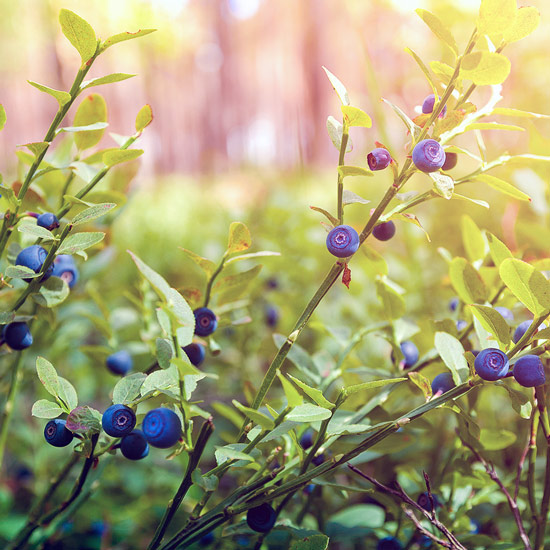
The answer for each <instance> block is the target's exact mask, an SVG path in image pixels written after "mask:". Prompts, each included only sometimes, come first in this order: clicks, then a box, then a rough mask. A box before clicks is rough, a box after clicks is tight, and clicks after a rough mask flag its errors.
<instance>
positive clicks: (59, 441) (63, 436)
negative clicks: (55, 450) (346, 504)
mask: <svg viewBox="0 0 550 550" xmlns="http://www.w3.org/2000/svg"><path fill="white" fill-rule="evenodd" d="M65 424H66V421H65V420H61V419H60V418H55V419H54V420H50V421H49V422H48V423H47V424H46V427H45V428H44V437H45V438H46V441H47V442H48V443H49V444H50V445H53V446H54V447H66V446H67V445H68V444H69V443H70V442H71V441H72V440H73V432H71V431H70V430H68V429H67V427H66V426H65Z"/></svg>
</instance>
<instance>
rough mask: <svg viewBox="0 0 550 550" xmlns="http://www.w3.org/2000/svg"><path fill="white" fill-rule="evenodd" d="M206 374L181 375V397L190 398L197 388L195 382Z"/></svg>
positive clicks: (187, 399)
mask: <svg viewBox="0 0 550 550" xmlns="http://www.w3.org/2000/svg"><path fill="white" fill-rule="evenodd" d="M205 376H206V374H202V373H201V374H186V375H185V376H184V377H183V398H184V399H185V400H186V401H189V400H190V399H191V395H192V393H193V392H194V391H195V390H196V389H197V382H198V381H199V380H202V379H203V378H205Z"/></svg>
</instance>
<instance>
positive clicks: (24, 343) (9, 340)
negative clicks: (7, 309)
mask: <svg viewBox="0 0 550 550" xmlns="http://www.w3.org/2000/svg"><path fill="white" fill-rule="evenodd" d="M2 338H3V340H4V342H6V344H7V345H8V346H9V347H10V348H11V349H14V350H17V351H19V350H22V349H25V348H28V347H29V346H31V345H32V334H31V329H30V328H29V325H27V323H25V322H23V321H15V322H13V323H9V324H8V325H6V326H5V327H4V329H3V330H2Z"/></svg>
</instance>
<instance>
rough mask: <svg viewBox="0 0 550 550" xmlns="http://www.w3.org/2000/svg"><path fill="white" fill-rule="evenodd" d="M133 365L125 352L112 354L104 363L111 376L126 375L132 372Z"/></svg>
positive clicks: (130, 357) (129, 356)
mask: <svg viewBox="0 0 550 550" xmlns="http://www.w3.org/2000/svg"><path fill="white" fill-rule="evenodd" d="M133 364H134V362H133V361H132V356H131V355H130V354H129V353H128V352H127V351H126V350H120V351H117V352H115V353H112V354H111V355H109V357H107V361H106V365H107V368H108V369H109V370H110V371H111V372H112V373H113V374H120V375H121V376H124V375H125V374H128V372H129V371H131V370H132V366H133Z"/></svg>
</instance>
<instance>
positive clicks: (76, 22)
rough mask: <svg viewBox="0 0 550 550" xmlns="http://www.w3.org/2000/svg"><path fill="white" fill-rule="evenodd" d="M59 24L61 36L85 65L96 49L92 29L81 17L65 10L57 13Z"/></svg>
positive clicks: (95, 40) (95, 39)
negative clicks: (62, 35)
mask: <svg viewBox="0 0 550 550" xmlns="http://www.w3.org/2000/svg"><path fill="white" fill-rule="evenodd" d="M59 22H60V23H61V30H62V31H63V34H64V35H65V36H66V38H67V40H68V41H69V42H70V43H71V44H72V45H73V46H74V47H75V48H76V50H77V51H78V53H79V54H80V57H81V58H82V63H86V61H88V60H89V59H90V58H91V57H92V56H93V55H94V54H95V51H96V48H97V38H96V35H95V32H94V29H93V28H92V27H91V25H90V24H89V23H88V22H87V21H85V20H84V19H82V17H79V16H78V15H76V13H74V12H72V11H69V10H66V9H62V10H61V11H60V12H59Z"/></svg>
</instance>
